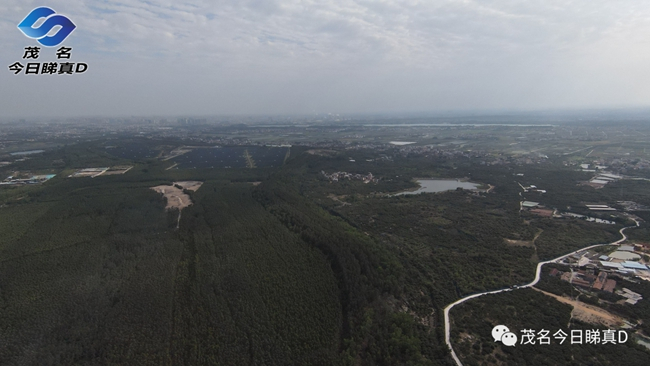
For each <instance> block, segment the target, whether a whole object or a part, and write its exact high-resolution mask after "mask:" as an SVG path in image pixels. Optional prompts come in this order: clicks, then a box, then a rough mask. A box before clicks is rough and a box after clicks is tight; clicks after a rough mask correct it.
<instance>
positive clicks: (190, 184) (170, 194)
mask: <svg viewBox="0 0 650 366" xmlns="http://www.w3.org/2000/svg"><path fill="white" fill-rule="evenodd" d="M202 184H203V182H196V181H186V182H174V185H172V186H156V187H152V188H151V189H153V190H154V191H156V192H158V193H162V194H163V196H165V199H166V200H167V206H166V207H165V208H166V209H167V210H171V209H174V208H177V209H178V210H179V211H180V210H182V209H184V208H185V207H188V206H189V205H191V204H192V200H191V199H190V196H188V195H187V194H185V193H184V192H183V190H184V189H187V190H188V191H196V190H197V189H199V188H201V185H202ZM179 187H181V188H182V189H181V188H179Z"/></svg>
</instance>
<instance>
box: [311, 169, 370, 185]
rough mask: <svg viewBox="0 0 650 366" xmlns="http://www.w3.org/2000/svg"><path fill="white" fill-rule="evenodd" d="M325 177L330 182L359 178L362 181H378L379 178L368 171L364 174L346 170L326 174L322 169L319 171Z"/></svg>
mask: <svg viewBox="0 0 650 366" xmlns="http://www.w3.org/2000/svg"><path fill="white" fill-rule="evenodd" d="M320 173H321V174H322V175H323V176H324V177H325V178H327V179H329V181H330V183H332V182H338V181H340V180H344V179H347V180H361V181H363V183H366V184H367V183H377V182H379V178H376V177H375V176H373V175H372V173H368V174H366V175H363V174H354V173H348V172H335V173H331V174H327V173H325V172H324V171H321V172H320Z"/></svg>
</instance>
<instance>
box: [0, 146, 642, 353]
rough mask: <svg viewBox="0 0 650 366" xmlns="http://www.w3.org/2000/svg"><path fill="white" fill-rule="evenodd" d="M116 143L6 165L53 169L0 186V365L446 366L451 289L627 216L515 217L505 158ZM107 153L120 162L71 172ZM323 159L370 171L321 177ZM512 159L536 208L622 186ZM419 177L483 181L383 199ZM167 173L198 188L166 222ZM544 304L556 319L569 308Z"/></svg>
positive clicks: (525, 277)
mask: <svg viewBox="0 0 650 366" xmlns="http://www.w3.org/2000/svg"><path fill="white" fill-rule="evenodd" d="M110 143H111V142H110V141H109V142H107V141H91V142H83V143H79V144H75V145H67V146H64V147H62V148H60V149H57V150H52V151H48V152H46V153H44V154H42V155H41V156H39V157H35V158H33V159H28V160H26V161H24V162H22V163H20V164H17V165H16V166H14V167H12V169H18V170H23V171H34V172H51V173H56V174H57V177H55V178H53V179H52V180H50V181H48V182H46V183H45V184H42V185H34V186H23V187H2V189H0V364H11V365H14V364H16V365H29V364H45V365H55V364H138V365H141V364H142V365H144V364H151V365H160V364H168V365H172V364H173V365H177V364H187V365H198V364H221V365H261V364H265V365H305V364H314V365H451V364H453V361H452V359H451V357H450V356H449V351H448V349H447V347H446V346H445V344H444V328H443V323H442V322H443V316H442V309H443V308H444V307H445V306H446V305H447V304H449V303H451V302H453V301H454V300H456V299H458V298H460V297H462V296H465V295H467V294H471V293H476V292H480V291H484V290H489V289H496V288H503V287H507V286H510V285H513V284H523V283H527V282H529V281H530V280H531V279H532V278H533V275H534V268H535V266H536V263H537V262H538V261H539V260H544V259H548V258H553V257H556V256H558V255H561V254H564V253H566V252H568V251H571V250H575V249H577V248H580V247H582V246H586V245H589V244H594V243H598V242H610V241H612V240H616V239H618V230H619V229H620V228H621V227H622V226H623V225H624V224H626V222H623V221H621V222H619V223H617V224H616V225H598V224H595V223H589V222H586V221H584V220H577V219H566V220H551V219H548V218H541V217H538V216H533V215H530V214H527V213H521V212H520V211H519V201H520V200H521V199H522V197H521V196H520V195H519V192H520V188H519V186H518V185H517V184H516V182H515V181H514V178H513V174H514V172H515V171H514V170H513V168H512V167H507V166H497V167H486V166H484V165H481V164H480V163H479V162H476V161H473V160H472V159H466V158H435V159H426V160H425V159H422V158H421V157H410V156H405V157H404V156H402V157H400V156H396V157H394V158H393V159H375V158H376V157H377V154H376V153H373V152H372V151H364V150H361V151H354V152H349V153H348V152H346V153H345V154H335V155H332V156H316V155H311V154H307V153H305V151H306V150H307V149H306V148H301V147H294V148H292V151H291V157H290V158H289V159H288V160H287V161H286V163H285V165H284V166H282V167H280V168H274V169H270V168H269V169H191V170H178V169H172V170H167V168H168V167H169V166H170V165H171V164H170V163H169V162H163V161H161V160H158V159H140V160H137V159H136V160H133V161H129V160H124V159H120V158H116V157H115V156H111V155H110V154H109V153H107V152H106V149H105V145H107V144H110ZM142 143H143V144H147V143H148V144H150V145H151V146H152V148H153V147H159V146H163V145H165V146H166V145H171V144H172V142H170V141H143V142H142ZM350 155H352V156H350ZM350 157H353V158H355V159H356V161H357V162H358V163H352V162H350V161H349V160H350ZM353 160H354V159H353ZM53 162H56V164H54V165H53ZM119 164H132V165H134V168H133V169H132V170H131V171H129V172H128V173H127V174H124V175H114V176H99V177H96V178H67V175H68V174H70V173H71V172H72V171H74V169H78V168H84V167H92V166H113V165H119ZM7 169H8V168H6V169H5V170H3V171H5V172H8V170H7ZM321 171H326V172H328V173H331V172H333V171H348V172H352V173H363V174H367V173H368V172H372V173H373V174H374V175H375V176H377V177H379V178H380V179H379V182H377V183H376V184H375V183H371V184H364V183H362V182H361V181H341V182H339V183H330V182H329V181H328V180H327V179H324V178H323V176H322V174H321ZM517 171H518V172H524V173H525V177H526V179H528V181H525V182H522V183H523V184H535V183H537V184H539V182H538V180H540V179H543V180H544V181H545V182H546V184H548V186H549V193H548V195H547V196H544V197H542V198H543V199H544V204H546V205H548V206H549V207H558V208H564V207H566V206H571V205H576V204H579V203H581V202H586V201H589V202H594V201H600V200H606V199H610V198H612V197H615V196H616V194H617V193H618V192H619V190H620V189H618V190H617V189H616V187H613V188H612V189H609V188H606V189H603V190H599V191H596V190H593V189H592V188H590V187H584V186H578V185H577V184H576V182H577V181H579V180H580V179H584V177H583V175H584V174H583V173H580V172H569V171H568V170H564V168H563V167H561V166H558V165H553V164H550V163H549V165H545V166H535V167H520V168H518V169H517ZM417 177H446V178H463V177H471V179H472V180H473V181H476V182H480V183H483V184H485V185H487V184H491V185H493V186H495V188H494V189H493V190H492V191H491V192H490V193H485V192H483V193H476V192H469V191H462V190H458V191H451V192H446V193H440V194H423V195H413V196H393V195H392V194H393V193H396V192H398V191H400V190H403V189H406V188H413V187H414V186H415V183H414V182H413V178H417ZM179 180H199V181H202V182H204V185H203V186H202V187H201V188H200V189H199V190H198V191H196V192H191V191H186V193H187V194H188V195H190V197H191V199H192V201H193V205H191V206H190V207H187V208H185V209H184V210H183V212H182V215H181V220H180V227H179V229H176V219H177V217H178V215H179V213H178V211H176V210H172V211H165V201H164V199H163V198H162V196H161V195H159V194H157V193H156V192H154V191H153V190H151V189H150V187H153V186H157V185H161V184H171V183H172V182H174V181H179ZM253 182H255V184H251V183H253ZM551 187H553V188H551ZM554 187H558V188H554ZM634 189H635V191H634V192H637V193H639V192H643V186H641V185H639V186H635V187H634ZM639 194H641V195H643V193H639ZM644 197H645V196H644ZM527 198H528V197H527ZM534 198H535V197H530V198H529V199H534ZM540 201H541V199H540ZM619 221H620V220H619ZM638 230H639V232H641V233H642V231H641V230H647V229H646V228H645V226H644V227H642V228H640V229H638ZM639 235H642V234H639ZM508 240H510V241H508ZM513 243H514V244H513ZM508 296H510V295H508ZM513 296H518V297H516V298H515V300H513V301H517V302H526V303H527V304H528V305H527V306H529V307H530V308H531V309H530V313H531V314H532V316H537V315H539V316H540V317H542V318H543V317H549V316H550V315H548V314H546V315H544V314H541V313H539V312H540V311H541V312H544V311H550V310H547V309H545V308H540V307H539V306H536V305H535V304H537V305H539V304H546V303H545V302H544V301H546V302H548V301H551V300H552V299H551V300H549V299H548V298H544V300H542V299H541V298H538V297H539V296H542V297H543V295H539V294H537V293H532V292H530V291H525V292H524V291H521V294H517V295H514V294H513ZM536 296H537V297H536ZM528 299H534V300H535V302H530V301H529V300H528ZM481 301H488V300H483V298H481V300H477V301H476V302H475V301H471V302H469V303H468V304H467V305H463V307H461V308H459V309H458V310H456V309H455V310H454V313H453V314H452V315H453V316H454V317H457V318H456V320H455V322H454V328H452V329H454V334H455V335H457V334H459V332H469V330H466V329H465V330H464V328H462V327H460V326H459V325H460V324H466V325H467V326H470V325H473V324H481V322H482V321H483V320H482V319H475V318H472V316H476V313H472V312H471V311H470V312H469V313H468V314H466V313H465V312H463V311H464V310H463V309H465V307H470V308H473V307H475V306H481V305H480V304H481ZM553 301H554V300H553ZM554 309H556V311H557V314H552V316H556V317H558V319H563V318H562V317H565V316H566V314H568V313H567V312H566V309H563V308H562V306H561V305H560V306H554ZM639 309H640V310H639V311H641V312H642V313H641V314H636V315H635V316H637V317H638V318H639V319H645V318H644V317H645V316H646V315H645V313H644V312H645V310H644V309H645V308H641V307H639ZM538 313H539V314H538ZM565 313H566V314H565ZM504 314H505V313H504ZM504 314H500V313H499V314H496V315H494V317H495V319H498V316H502V315H504ZM535 314H537V315H535ZM633 315H634V314H633ZM476 322H478V323H476ZM522 322H523V320H522ZM522 324H523V323H522ZM473 347H474V346H473V344H471V345H468V346H465V345H462V344H461V351H462V352H461V353H463V354H466V355H467V360H475V361H476V362H478V360H479V359H480V356H479V355H480V354H481V353H480V352H483V351H480V352H479V353H478V354H475V352H474V348H473ZM486 347H487V346H486ZM479 349H480V347H479ZM509 351H511V350H505V351H504V352H509ZM633 351H634V352H637V351H638V350H636V349H635V348H634V349H632V348H631V350H630V352H633ZM630 354H633V353H630ZM483 355H486V353H483ZM645 355H646V356H647V353H646V354H645ZM552 356H554V355H542V356H539V357H541V358H537V359H536V360H541V359H543V358H544V357H551V358H548V359H546V360H547V361H548V360H554V359H555V358H552ZM494 357H497V356H496V355H495V356H494ZM513 357H515V358H512V360H518V358H516V357H519V356H516V355H515V356H513ZM522 357H523V356H522ZM535 357H537V356H535ZM567 357H568V356H567ZM603 357H605V356H603ZM509 360H510V358H509ZM472 362H474V361H472ZM508 362H510V361H508ZM548 362H550V363H553V362H552V361H548ZM603 364H607V363H603Z"/></svg>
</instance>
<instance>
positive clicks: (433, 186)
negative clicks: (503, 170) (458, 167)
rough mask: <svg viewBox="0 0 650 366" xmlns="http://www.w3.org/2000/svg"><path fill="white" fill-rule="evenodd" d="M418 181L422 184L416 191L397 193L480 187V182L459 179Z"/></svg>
mask: <svg viewBox="0 0 650 366" xmlns="http://www.w3.org/2000/svg"><path fill="white" fill-rule="evenodd" d="M416 182H417V183H418V184H419V185H420V188H418V189H417V190H415V191H406V192H401V193H398V194H396V196H400V195H403V194H420V193H436V192H444V191H453V190H455V189H456V188H462V189H470V190H474V189H478V186H479V185H480V184H478V183H472V182H461V181H459V180H457V179H418V180H416Z"/></svg>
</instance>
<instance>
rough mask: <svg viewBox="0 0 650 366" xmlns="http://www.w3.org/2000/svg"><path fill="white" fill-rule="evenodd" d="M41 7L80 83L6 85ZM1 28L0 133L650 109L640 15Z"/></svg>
mask: <svg viewBox="0 0 650 366" xmlns="http://www.w3.org/2000/svg"><path fill="white" fill-rule="evenodd" d="M40 6H48V7H51V8H52V9H54V10H55V11H56V12H57V13H59V14H64V15H65V16H67V17H69V18H70V19H71V20H72V21H73V22H74V24H75V25H76V26H77V28H76V29H75V31H74V32H73V33H72V34H71V35H70V36H69V37H68V38H67V39H66V40H65V41H64V42H63V45H65V46H67V47H72V49H73V50H72V60H71V61H72V62H84V63H87V64H88V70H87V72H85V73H83V74H80V75H22V74H19V75H14V74H13V72H11V71H10V70H9V69H8V66H9V65H11V64H13V63H14V62H22V63H25V62H28V61H29V60H24V59H23V58H22V57H23V54H24V49H25V47H28V46H40V45H39V43H38V42H36V41H35V40H33V39H30V38H27V37H25V36H24V35H23V34H22V33H21V31H20V30H19V29H18V27H17V25H18V23H19V22H20V21H21V20H23V18H24V17H25V16H26V15H27V14H28V13H29V12H30V11H31V10H32V9H34V8H36V7H40ZM0 14H2V15H0V42H1V43H2V46H3V52H2V53H1V54H0V60H1V61H2V65H1V66H2V67H3V68H4V71H2V72H0V84H2V88H1V89H0V111H2V112H1V113H0V119H3V120H6V119H12V118H29V117H43V118H49V117H54V118H59V117H77V116H151V115H156V116H183V115H186V116H218V115H315V114H327V113H333V114H342V115H374V114H414V113H415V114H417V113H421V114H433V115H436V114H444V113H460V114H463V113H465V114H472V113H479V114H480V113H488V114H494V113H501V112H505V113H520V112H535V111H551V112H552V111H569V112H568V113H570V111H573V110H585V109H588V110H597V111H605V112H607V111H608V110H609V111H611V110H627V109H629V108H632V110H633V111H635V110H636V111H638V110H641V111H645V109H646V108H648V107H650V103H649V102H648V101H649V100H650V82H649V81H650V69H649V68H648V67H647V65H649V64H650V48H648V47H647V39H648V38H649V37H650V4H648V3H646V2H642V1H629V0H627V1H618V2H611V1H602V0H601V1H598V0H596V1H585V0H581V1H573V2H571V3H567V2H564V1H556V0H552V1H544V2H532V1H531V2H528V3H521V2H517V3H513V2H510V1H497V0H486V1H472V0H445V1H425V2H419V1H382V2H377V1H352V2H351V1H271V0H266V1H263V0H251V1H231V0H229V1H207V0H190V1H185V2H183V3H182V4H177V3H176V2H173V1H159V2H156V3H150V2H143V1H135V0H120V1H83V0H69V1H61V0H51V1H42V0H40V1H17V0H4V1H3V2H2V3H1V4H0ZM40 47H41V54H42V55H41V57H40V59H39V60H38V61H42V62H49V61H56V59H55V57H54V54H55V52H56V47H54V48H46V47H42V46H40ZM598 113H600V112H598ZM643 113H645V112H643Z"/></svg>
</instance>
